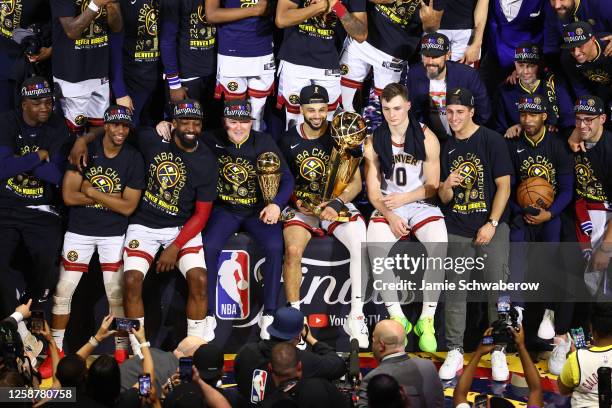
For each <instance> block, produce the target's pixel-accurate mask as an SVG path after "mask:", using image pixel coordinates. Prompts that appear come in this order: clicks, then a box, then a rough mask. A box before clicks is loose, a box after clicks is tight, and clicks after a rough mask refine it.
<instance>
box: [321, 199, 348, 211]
mask: <svg viewBox="0 0 612 408" xmlns="http://www.w3.org/2000/svg"><path fill="white" fill-rule="evenodd" d="M325 207H326V208H327V207H329V208H333V209H334V211H336V212H337V213H339V212H340V210H341V209H342V207H344V204H343V203H342V200H338V199H337V198H336V199H335V200H331V201H330V202H329V203H327V205H326V206H325Z"/></svg>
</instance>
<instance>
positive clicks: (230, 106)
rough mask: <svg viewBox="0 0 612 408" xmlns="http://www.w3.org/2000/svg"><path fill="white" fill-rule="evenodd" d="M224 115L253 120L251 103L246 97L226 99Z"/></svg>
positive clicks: (231, 117) (229, 117) (230, 117)
mask: <svg viewBox="0 0 612 408" xmlns="http://www.w3.org/2000/svg"><path fill="white" fill-rule="evenodd" d="M223 117H224V118H227V119H234V120H241V121H249V120H252V119H253V118H252V117H251V104H250V103H249V101H247V100H246V99H229V100H226V101H225V105H224V108H223Z"/></svg>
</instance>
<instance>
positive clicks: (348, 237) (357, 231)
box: [333, 221, 366, 316]
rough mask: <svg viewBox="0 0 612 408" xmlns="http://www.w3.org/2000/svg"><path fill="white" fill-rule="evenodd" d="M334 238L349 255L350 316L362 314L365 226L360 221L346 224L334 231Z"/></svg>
mask: <svg viewBox="0 0 612 408" xmlns="http://www.w3.org/2000/svg"><path fill="white" fill-rule="evenodd" d="M333 234H334V236H335V237H336V238H338V241H340V242H341V243H342V245H344V246H345V247H346V249H348V251H349V255H350V262H351V263H350V265H349V276H350V279H351V312H350V314H351V315H352V316H358V315H361V314H363V300H362V298H361V295H362V293H361V286H362V285H361V283H362V282H361V281H362V276H361V274H362V269H361V264H362V260H363V250H362V248H361V244H362V242H364V241H366V226H365V224H364V223H363V222H361V221H355V222H347V223H344V224H342V225H340V226H338V227H337V228H336V229H334V233H333Z"/></svg>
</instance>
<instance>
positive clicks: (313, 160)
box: [300, 157, 325, 181]
mask: <svg viewBox="0 0 612 408" xmlns="http://www.w3.org/2000/svg"><path fill="white" fill-rule="evenodd" d="M323 174H325V164H324V163H323V160H321V159H319V158H318V157H310V158H308V159H306V160H304V161H302V164H301V165H300V175H301V176H302V177H304V178H305V179H306V180H308V181H315V180H319V179H321V177H323Z"/></svg>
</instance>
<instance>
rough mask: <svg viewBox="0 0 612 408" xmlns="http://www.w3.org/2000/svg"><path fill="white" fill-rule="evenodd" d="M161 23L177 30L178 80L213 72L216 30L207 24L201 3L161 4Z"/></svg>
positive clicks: (164, 0)
mask: <svg viewBox="0 0 612 408" xmlns="http://www.w3.org/2000/svg"><path fill="white" fill-rule="evenodd" d="M161 4H162V20H164V21H168V22H171V23H174V24H176V25H177V26H178V53H177V54H178V66H179V71H180V75H181V78H185V79H187V78H192V77H203V76H207V75H210V74H213V73H215V72H216V69H217V67H216V65H215V58H216V52H215V45H216V42H217V38H216V33H217V29H216V28H215V26H214V25H212V24H209V23H207V22H206V11H205V9H204V0H162V3H161Z"/></svg>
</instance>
